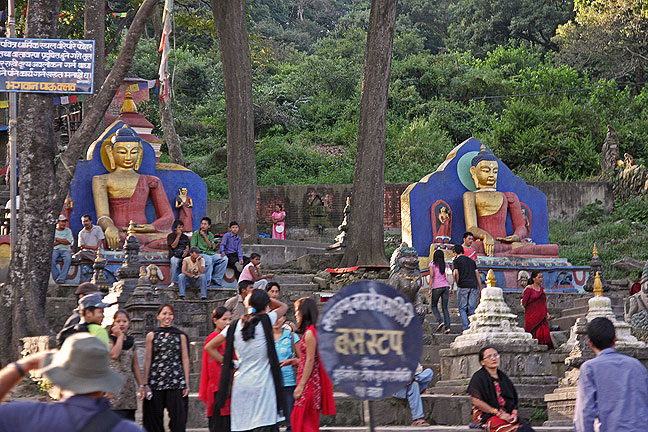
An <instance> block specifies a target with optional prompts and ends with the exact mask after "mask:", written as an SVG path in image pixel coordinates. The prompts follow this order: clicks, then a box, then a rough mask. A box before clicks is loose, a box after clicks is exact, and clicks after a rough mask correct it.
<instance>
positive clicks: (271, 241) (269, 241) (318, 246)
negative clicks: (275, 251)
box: [259, 238, 330, 250]
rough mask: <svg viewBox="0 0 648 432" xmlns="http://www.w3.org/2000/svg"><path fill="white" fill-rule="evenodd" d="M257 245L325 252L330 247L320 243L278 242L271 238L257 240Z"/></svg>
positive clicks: (278, 240)
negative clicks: (303, 248) (297, 247)
mask: <svg viewBox="0 0 648 432" xmlns="http://www.w3.org/2000/svg"><path fill="white" fill-rule="evenodd" d="M259 243H260V244H262V245H275V246H299V247H310V248H316V249H321V250H326V248H327V247H328V246H329V245H330V243H322V242H316V241H309V240H291V239H286V240H280V239H272V238H259Z"/></svg>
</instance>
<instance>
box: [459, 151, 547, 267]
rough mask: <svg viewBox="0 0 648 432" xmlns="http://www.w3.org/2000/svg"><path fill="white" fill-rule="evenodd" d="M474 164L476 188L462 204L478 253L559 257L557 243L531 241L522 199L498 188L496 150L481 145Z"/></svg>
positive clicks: (471, 169)
mask: <svg viewBox="0 0 648 432" xmlns="http://www.w3.org/2000/svg"><path fill="white" fill-rule="evenodd" d="M471 165H472V166H471V167H470V174H471V176H472V179H473V181H474V182H475V187H476V188H477V189H476V190H475V191H474V192H471V191H468V192H465V193H464V195H463V203H464V217H465V221H466V231H469V232H472V233H473V234H474V236H475V240H476V241H475V243H473V245H474V246H473V247H475V249H477V252H478V253H485V254H486V255H487V256H495V255H497V256H506V255H540V256H558V246H557V245H552V244H549V245H536V244H534V243H533V242H531V241H529V240H528V238H529V237H530V235H529V234H530V233H528V232H527V225H526V223H525V220H524V213H523V212H522V204H521V203H520V199H519V198H518V196H517V195H516V194H515V193H514V192H499V191H498V190H497V174H498V170H499V166H498V162H497V158H496V157H495V155H494V154H493V152H491V151H490V150H487V149H486V147H485V146H484V145H482V147H481V151H480V152H479V153H478V154H477V155H476V156H475V157H474V158H473V159H472V163H471ZM507 215H509V216H510V217H511V222H512V224H513V232H512V233H511V234H508V233H507V232H506V217H507ZM478 239H479V240H481V241H477V240H478ZM525 239H526V241H525Z"/></svg>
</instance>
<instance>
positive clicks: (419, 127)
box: [59, 0, 648, 276]
mask: <svg viewBox="0 0 648 432" xmlns="http://www.w3.org/2000/svg"><path fill="white" fill-rule="evenodd" d="M137 6H138V2H137V0H136V1H135V2H131V3H129V2H128V1H126V0H111V1H109V2H108V7H109V9H110V11H113V12H123V11H131V12H133V11H134V10H136V9H137ZM160 7H161V6H160ZM82 8H83V3H82V2H78V1H74V0H67V1H66V0H64V2H63V8H62V9H63V14H62V17H61V19H62V20H64V21H65V20H67V21H68V27H67V28H68V30H67V35H66V37H75V35H76V36H81V35H82V34H83V29H82V23H80V22H77V21H76V17H78V16H79V14H81V15H82ZM369 8H370V2H369V1H366V0H251V1H248V27H249V33H250V47H251V55H252V64H253V97H254V118H255V121H254V124H255V138H256V169H257V177H258V184H259V185H283V184H318V183H352V182H353V170H354V164H355V157H356V150H357V136H358V115H359V103H360V90H361V85H362V65H363V58H364V51H365V46H366V29H367V23H368V17H369ZM130 15H131V16H132V15H133V13H131V14H130ZM127 19H128V18H119V17H115V16H113V15H111V14H110V13H107V15H106V26H107V27H106V30H107V35H106V39H107V47H108V53H107V59H106V61H107V67H110V65H111V64H112V62H114V59H115V58H116V55H117V53H118V49H119V43H114V41H115V40H119V37H117V32H118V31H119V28H120V23H121V24H122V25H123V24H124V21H126V20H127ZM155 34H156V32H155V28H154V24H153V23H149V24H148V27H147V30H146V32H145V34H144V35H143V36H142V38H141V40H140V41H139V44H138V47H137V51H136V54H135V58H134V62H133V66H132V67H131V73H132V74H134V75H136V76H138V77H140V78H144V79H155V78H157V76H158V65H159V60H158V59H159V58H158V52H157V45H158V41H157V40H156V39H155ZM122 37H123V36H122ZM111 40H112V41H111ZM171 42H172V44H173V49H172V52H171V56H170V71H171V73H172V104H173V111H174V116H175V122H174V123H175V128H176V131H177V133H178V134H179V136H180V139H181V145H182V150H183V153H184V157H185V160H186V161H187V165H188V167H189V168H191V169H192V170H193V171H195V172H196V173H198V174H199V175H201V176H202V177H203V178H204V179H205V181H206V182H207V185H208V190H209V196H210V198H211V199H227V191H228V187H227V174H226V151H225V145H226V135H225V96H224V89H223V79H222V66H221V62H220V55H219V52H218V43H217V39H216V34H215V27H214V23H213V16H212V12H211V9H210V5H209V2H207V1H178V0H176V1H175V21H174V33H173V35H172V40H171ZM647 72H648V0H541V1H537V0H457V1H451V0H400V1H399V4H398V18H397V26H396V35H395V40H394V49H393V60H392V72H391V80H390V87H389V104H388V112H387V137H386V138H387V151H386V166H385V181H386V182H406V183H407V182H414V181H417V180H419V179H420V178H421V177H423V176H424V175H426V174H428V173H429V172H431V171H433V170H434V169H436V167H437V166H438V164H440V163H441V162H442V161H443V159H444V158H445V156H446V154H447V153H448V152H449V151H450V150H451V149H452V148H453V147H454V146H456V145H457V144H459V143H461V142H462V141H464V140H465V139H467V138H469V137H471V136H474V137H476V138H478V139H479V140H481V141H482V142H484V143H486V144H487V145H488V146H489V147H490V148H491V149H492V150H493V151H494V152H495V154H496V155H497V156H498V157H499V158H500V159H501V160H502V161H503V162H504V163H506V164H507V165H508V166H509V167H510V168H511V169H512V170H513V171H514V172H515V173H516V174H517V175H519V176H521V177H522V178H523V179H524V180H526V181H528V182H531V181H572V180H595V179H599V178H600V150H601V146H602V144H603V141H604V139H605V134H606V128H607V125H612V126H613V127H614V128H615V129H616V132H617V134H618V137H619V139H620V152H621V154H623V153H624V152H628V153H630V154H632V155H633V156H634V157H635V159H636V161H637V163H639V164H643V163H644V162H645V161H646V160H648V146H646V145H645V143H646V142H647V139H648V116H647V115H646V114H647V113H646V110H648V88H647V86H646V77H647V76H648V75H647ZM75 109H78V106H75V105H74V104H72V105H67V106H61V107H60V108H59V110H61V112H60V113H59V114H63V113H64V112H63V111H64V110H68V111H73V110H75ZM138 110H140V111H142V112H144V113H145V114H146V115H147V118H148V119H149V120H150V121H151V122H152V123H153V124H154V125H155V129H154V133H156V134H157V135H158V136H162V131H161V129H160V127H161V125H160V119H159V110H158V100H157V97H156V96H155V95H153V93H151V100H150V101H147V102H144V103H142V104H140V105H139V106H138ZM164 150H166V149H165V148H164V147H163V151H164ZM162 161H163V162H166V161H169V159H168V156H167V155H163V157H162ZM647 207H648V206H646V202H645V200H643V199H640V198H639V199H634V200H631V202H630V203H617V206H616V209H617V210H616V215H612V216H609V215H607V216H606V215H604V214H603V212H602V209H601V208H598V207H596V206H594V207H590V208H588V209H586V210H585V211H584V213H583V215H582V217H581V218H579V219H578V220H577V221H574V222H567V223H565V224H562V225H557V226H554V228H553V229H552V241H556V242H558V243H560V244H561V245H563V249H562V251H563V252H561V255H566V256H568V258H570V259H571V260H572V262H574V263H575V264H585V263H587V262H588V261H589V258H590V257H591V242H592V241H597V240H598V241H602V240H603V241H608V242H609V243H610V244H609V246H610V247H609V248H608V249H606V248H602V249H603V250H602V251H601V256H602V258H604V261H605V258H606V257H605V255H607V254H610V257H616V256H619V255H624V254H625V253H626V252H627V255H632V256H636V257H637V258H642V259H643V258H645V257H644V256H643V255H645V254H644V253H641V251H640V250H638V249H637V248H636V244H637V243H636V241H642V242H643V240H648V229H646V225H645V224H648V210H646V208H647ZM620 219H624V220H626V222H627V223H621V224H618V223H617V222H618V221H619V220H620ZM601 224H603V225H601ZM608 224H609V226H608ZM637 224H640V225H637ZM574 232H577V233H578V234H581V235H578V236H574V235H573V233H574ZM588 233H589V235H588ZM590 237H591V238H590ZM625 238H628V239H632V240H633V241H627V240H624V239H625ZM615 239H616V242H615ZM637 254H639V255H641V256H638V255H637ZM646 254H648V252H647V253H646ZM606 267H607V265H606ZM619 276H621V275H620V274H619Z"/></svg>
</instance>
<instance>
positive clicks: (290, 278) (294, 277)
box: [273, 273, 315, 287]
mask: <svg viewBox="0 0 648 432" xmlns="http://www.w3.org/2000/svg"><path fill="white" fill-rule="evenodd" d="M313 277H315V275H314V274H313V273H304V274H296V273H284V274H277V273H275V277H274V279H273V280H274V281H275V282H278V283H279V285H281V286H282V287H283V286H284V285H286V284H305V283H306V284H310V283H312V282H313Z"/></svg>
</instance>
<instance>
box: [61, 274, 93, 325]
mask: <svg viewBox="0 0 648 432" xmlns="http://www.w3.org/2000/svg"><path fill="white" fill-rule="evenodd" d="M89 294H99V288H97V285H95V284H93V283H92V282H83V283H82V284H81V285H79V286H78V287H77V289H76V291H74V295H76V296H77V302H78V301H79V300H81V299H82V298H83V297H84V296H87V295H89ZM79 321H81V316H79V308H78V307H77V308H76V309H74V310H73V311H72V315H70V316H69V317H68V319H67V320H66V321H65V324H63V328H66V327H72V326H75V325H77V324H79Z"/></svg>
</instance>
